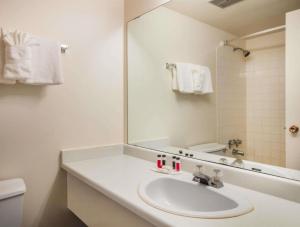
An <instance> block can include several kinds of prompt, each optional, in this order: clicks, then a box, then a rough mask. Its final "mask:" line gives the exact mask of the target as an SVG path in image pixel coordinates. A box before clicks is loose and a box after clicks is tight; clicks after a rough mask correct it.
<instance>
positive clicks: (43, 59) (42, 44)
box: [20, 37, 64, 85]
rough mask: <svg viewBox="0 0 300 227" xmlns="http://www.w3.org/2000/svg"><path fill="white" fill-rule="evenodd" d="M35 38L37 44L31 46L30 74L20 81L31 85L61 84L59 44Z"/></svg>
mask: <svg viewBox="0 0 300 227" xmlns="http://www.w3.org/2000/svg"><path fill="white" fill-rule="evenodd" d="M36 40H37V42H38V43H39V46H34V47H32V70H33V72H32V75H31V76H30V77H29V78H27V79H25V80H20V82H21V83H24V84H32V85H55V84H62V83H63V82H64V80H63V76H62V67H61V44H60V43H58V42H55V41H50V40H46V39H44V38H38V37H36Z"/></svg>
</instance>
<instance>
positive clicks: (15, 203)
mask: <svg viewBox="0 0 300 227" xmlns="http://www.w3.org/2000/svg"><path fill="white" fill-rule="evenodd" d="M25 191H26V187H25V183H24V181H23V180H22V179H10V180H3V181H0V226H1V227H21V225H22V213H23V197H24V193H25Z"/></svg>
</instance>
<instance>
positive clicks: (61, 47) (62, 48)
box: [60, 44, 69, 54]
mask: <svg viewBox="0 0 300 227" xmlns="http://www.w3.org/2000/svg"><path fill="white" fill-rule="evenodd" d="M60 49H61V53H63V54H64V53H66V51H67V49H69V46H68V45H66V44H62V45H61V46H60Z"/></svg>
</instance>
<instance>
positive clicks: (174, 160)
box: [172, 156, 176, 170]
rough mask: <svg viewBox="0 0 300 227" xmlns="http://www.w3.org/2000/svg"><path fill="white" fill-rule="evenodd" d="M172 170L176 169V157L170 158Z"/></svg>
mask: <svg viewBox="0 0 300 227" xmlns="http://www.w3.org/2000/svg"><path fill="white" fill-rule="evenodd" d="M172 169H173V170H175V169H176V156H173V157H172Z"/></svg>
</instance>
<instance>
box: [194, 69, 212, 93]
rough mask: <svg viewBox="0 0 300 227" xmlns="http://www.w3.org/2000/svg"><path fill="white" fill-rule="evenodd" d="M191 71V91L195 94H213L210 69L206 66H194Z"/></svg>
mask: <svg viewBox="0 0 300 227" xmlns="http://www.w3.org/2000/svg"><path fill="white" fill-rule="evenodd" d="M194 68H195V69H194V70H193V91H194V93H195V94H201V95H204V94H209V93H212V92H213V86H212V81H211V73H210V69H209V68H208V67H207V66H202V65H195V66H194Z"/></svg>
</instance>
